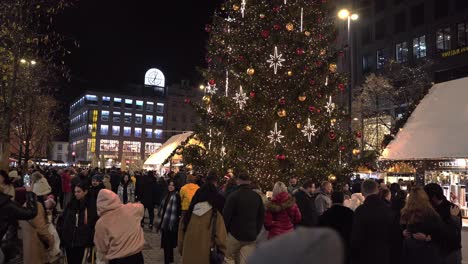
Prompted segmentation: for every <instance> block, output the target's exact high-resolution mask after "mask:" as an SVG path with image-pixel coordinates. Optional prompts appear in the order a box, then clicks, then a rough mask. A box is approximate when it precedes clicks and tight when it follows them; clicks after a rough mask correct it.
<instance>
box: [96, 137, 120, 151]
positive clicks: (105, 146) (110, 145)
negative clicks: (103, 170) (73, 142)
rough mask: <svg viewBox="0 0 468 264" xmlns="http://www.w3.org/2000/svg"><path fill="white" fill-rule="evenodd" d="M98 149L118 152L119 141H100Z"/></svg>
mask: <svg viewBox="0 0 468 264" xmlns="http://www.w3.org/2000/svg"><path fill="white" fill-rule="evenodd" d="M99 149H100V150H101V151H115V152H117V151H119V141H118V140H107V139H101V142H100V143H99Z"/></svg>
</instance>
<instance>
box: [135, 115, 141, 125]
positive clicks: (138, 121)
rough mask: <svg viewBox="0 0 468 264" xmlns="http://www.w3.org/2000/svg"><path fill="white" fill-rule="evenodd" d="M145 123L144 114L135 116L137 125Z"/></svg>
mask: <svg viewBox="0 0 468 264" xmlns="http://www.w3.org/2000/svg"><path fill="white" fill-rule="evenodd" d="M141 123H143V115H142V114H135V124H141Z"/></svg>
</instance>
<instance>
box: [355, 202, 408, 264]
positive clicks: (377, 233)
mask: <svg viewBox="0 0 468 264" xmlns="http://www.w3.org/2000/svg"><path fill="white" fill-rule="evenodd" d="M393 220H394V217H393V214H392V211H391V209H390V207H388V206H387V205H386V204H385V203H384V202H383V201H382V200H381V199H380V198H379V197H378V196H377V195H370V196H368V197H366V200H365V201H364V204H363V205H361V206H359V207H358V208H357V209H356V211H355V213H354V221H353V227H352V229H353V230H352V233H351V258H352V263H355V264H375V263H379V264H389V263H391V259H390V252H391V249H392V248H393V247H394V246H397V245H394V244H393V242H394V237H393V236H395V235H398V234H399V232H400V228H399V226H398V225H395V223H394V221H393Z"/></svg>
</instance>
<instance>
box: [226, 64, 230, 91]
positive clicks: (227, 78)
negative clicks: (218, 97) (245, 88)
mask: <svg viewBox="0 0 468 264" xmlns="http://www.w3.org/2000/svg"><path fill="white" fill-rule="evenodd" d="M228 90H229V71H227V70H226V97H228Z"/></svg>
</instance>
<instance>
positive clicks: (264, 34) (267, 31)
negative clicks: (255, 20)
mask: <svg viewBox="0 0 468 264" xmlns="http://www.w3.org/2000/svg"><path fill="white" fill-rule="evenodd" d="M269 36H270V31H269V30H263V31H262V37H264V38H268V37H269Z"/></svg>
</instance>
